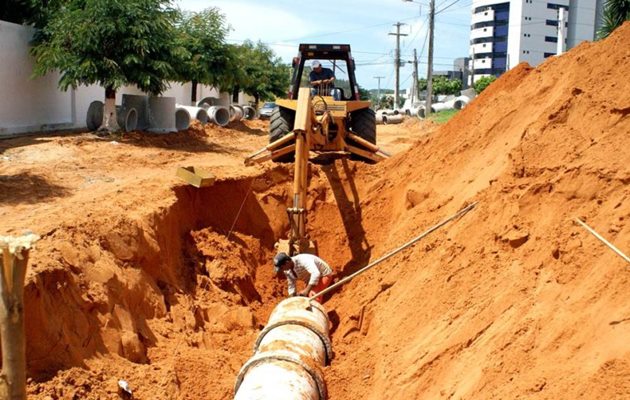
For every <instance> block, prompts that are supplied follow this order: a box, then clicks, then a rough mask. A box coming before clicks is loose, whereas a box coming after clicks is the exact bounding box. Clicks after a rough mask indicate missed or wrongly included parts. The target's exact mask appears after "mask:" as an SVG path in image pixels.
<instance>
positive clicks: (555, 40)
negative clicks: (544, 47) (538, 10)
mask: <svg viewBox="0 0 630 400" xmlns="http://www.w3.org/2000/svg"><path fill="white" fill-rule="evenodd" d="M545 42H549V43H558V38H557V37H554V36H545Z"/></svg>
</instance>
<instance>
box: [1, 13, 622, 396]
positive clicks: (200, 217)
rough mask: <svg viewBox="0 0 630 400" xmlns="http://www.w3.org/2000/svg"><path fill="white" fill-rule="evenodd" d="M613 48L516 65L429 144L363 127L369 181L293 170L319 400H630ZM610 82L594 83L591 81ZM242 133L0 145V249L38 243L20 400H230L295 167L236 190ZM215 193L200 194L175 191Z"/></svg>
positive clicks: (257, 140) (272, 299)
mask: <svg viewBox="0 0 630 400" xmlns="http://www.w3.org/2000/svg"><path fill="white" fill-rule="evenodd" d="M628 43H630V24H626V25H624V27H622V28H621V29H619V30H618V31H617V32H616V33H615V34H614V35H613V36H612V37H610V38H609V39H606V40H604V41H601V42H598V43H585V44H582V45H580V46H578V47H577V48H576V49H573V50H572V51H570V52H569V53H567V54H565V55H563V56H560V57H553V58H550V59H549V60H547V61H546V62H545V63H543V64H542V65H541V66H539V67H538V68H536V69H533V68H531V67H529V66H527V65H520V66H518V67H517V68H514V69H513V70H511V71H510V72H509V73H507V74H505V75H504V76H503V77H501V78H500V79H499V80H498V81H497V82H495V83H494V84H492V85H491V86H490V87H489V88H488V89H487V90H486V91H484V93H482V95H481V96H479V97H478V98H477V99H475V100H474V101H473V102H471V104H470V105H469V106H468V107H467V108H466V109H465V110H463V111H462V112H460V113H458V114H457V115H456V116H455V117H454V118H453V119H452V120H451V121H449V122H448V123H447V124H446V125H444V126H440V127H436V126H435V125H433V124H431V123H422V122H419V121H407V122H405V123H404V124H401V125H393V126H392V125H388V126H379V144H380V145H382V147H384V148H385V149H387V150H390V151H392V153H396V155H395V156H394V157H392V158H391V159H390V160H387V161H385V162H382V163H380V164H378V165H366V164H360V163H354V162H352V161H341V160H339V161H336V162H335V163H332V164H329V165H314V166H312V167H311V168H310V183H309V202H308V207H307V208H308V219H309V230H310V232H311V236H312V237H313V238H314V239H316V240H317V242H318V247H319V254H320V256H322V257H323V258H324V259H326V260H327V261H329V263H330V264H331V265H333V266H334V268H335V269H336V270H337V271H338V272H339V273H340V274H341V275H347V274H349V273H351V272H353V271H355V270H356V269H357V268H359V267H360V266H362V265H364V264H365V263H367V262H369V261H370V260H374V259H376V258H377V257H379V256H380V255H382V254H384V253H385V252H386V251H388V250H389V249H391V248H393V247H396V246H398V245H400V244H401V243H403V242H405V241H406V240H408V239H410V238H411V237H413V236H415V235H417V234H419V233H420V232H422V231H423V230H425V229H426V228H427V227H429V226H430V225H433V224H434V223H436V222H438V221H439V220H441V219H442V218H444V217H446V216H448V215H450V214H453V213H454V212H456V211H457V210H458V209H460V208H462V207H463V206H464V205H466V204H470V203H471V202H474V201H476V202H478V204H477V206H476V207H475V209H474V210H473V211H471V212H470V213H469V214H467V215H466V216H464V217H462V218H461V219H460V220H458V221H456V222H453V223H451V224H450V225H448V226H447V227H445V228H444V229H442V230H440V231H438V232H436V233H435V234H433V235H431V236H429V237H428V238H427V239H425V240H424V241H422V242H420V243H419V244H418V245H416V246H414V247H413V248H411V249H409V250H406V251H405V252H404V253H403V254H401V255H398V256H396V257H394V258H392V259H391V260H389V261H387V262H385V263H383V264H382V265H380V266H379V267H377V268H375V269H374V270H372V271H370V272H368V273H366V274H365V275H362V276H360V277H359V278H357V279H355V280H354V281H352V282H351V283H349V284H347V285H346V286H345V287H344V288H343V289H342V290H340V291H338V292H337V293H334V294H333V295H332V296H331V297H330V298H329V299H328V301H327V302H326V303H325V306H326V307H327V309H328V310H329V311H330V314H329V315H330V317H331V321H332V322H333V324H334V326H333V333H332V339H333V348H334V351H335V358H334V360H333V361H332V363H331V365H330V366H329V367H327V368H326V371H325V376H326V379H327V381H328V386H329V392H330V398H331V399H332V400H341V399H350V398H363V399H383V398H392V399H408V398H418V399H435V398H445V399H446V398H449V399H450V398H453V399H463V398H484V399H486V398H487V399H495V398H496V399H503V398H536V399H538V398H540V399H543V398H545V399H547V398H589V399H591V398H592V399H599V398H606V399H609V398H610V399H626V398H630V380H629V379H628V376H630V341H629V340H628V338H629V337H630V303H629V302H628V296H627V294H628V293H630V278H629V275H628V272H629V271H630V270H629V267H628V265H627V264H626V263H625V262H624V261H623V260H622V259H621V258H620V257H618V256H617V255H615V254H614V253H613V252H611V251H610V250H609V249H608V248H606V247H605V246H603V245H602V244H601V243H600V242H599V241H597V240H596V239H595V238H594V237H592V236H591V235H589V234H588V233H587V232H586V231H584V229H583V228H581V227H579V226H578V225H576V224H575V223H574V218H575V217H581V218H583V219H584V220H586V221H587V223H589V224H590V225H591V226H593V227H594V228H595V229H596V230H598V231H599V232H600V233H601V234H603V235H604V236H605V237H606V238H608V239H609V240H610V241H612V242H613V243H615V244H616V245H617V246H618V247H619V248H620V249H622V251H625V252H626V253H628V252H629V251H630V225H629V224H628V223H627V221H628V219H629V218H630V203H629V202H630V187H629V183H630V146H628V133H629V132H630V118H629V117H628V115H629V114H630V81H629V80H628V79H627V77H628V76H629V75H630V47H628V46H627V44H628ZM604 60H605V61H604ZM265 130H266V125H265V123H263V122H260V121H253V122H245V123H242V124H238V125H235V126H232V127H230V128H229V129H225V128H216V127H209V126H207V127H200V126H195V127H193V128H192V129H190V130H189V131H187V132H183V133H179V134H177V135H165V136H150V135H145V134H140V133H134V134H131V135H125V136H122V137H116V138H111V137H110V138H107V139H105V140H103V139H100V138H97V137H96V136H94V135H91V134H87V133H84V134H71V135H58V136H45V137H41V136H33V137H26V138H21V139H13V140H4V141H0V168H1V174H0V188H1V189H2V190H0V218H1V219H2V222H3V224H2V233H3V234H5V233H10V234H18V233H20V232H22V231H23V230H33V231H35V232H37V233H39V234H41V235H42V240H41V241H40V242H38V244H37V247H36V249H35V250H33V251H32V259H31V262H30V270H29V274H28V277H27V283H26V288H25V295H26V313H27V357H28V374H29V386H28V391H29V395H30V397H31V398H34V399H111V398H118V394H117V392H118V386H117V381H118V380H119V379H124V380H126V381H127V382H128V383H129V385H130V386H131V388H132V389H133V390H134V398H137V399H202V398H203V399H226V398H230V397H231V396H232V391H233V384H234V380H235V377H236V374H237V372H238V370H239V368H240V366H241V365H242V364H243V362H244V361H245V360H246V359H247V358H248V357H249V356H251V346H252V344H253V342H254V340H255V338H256V335H257V333H258V332H259V330H260V329H261V327H262V326H263V325H264V324H265V322H266V319H267V316H268V314H269V313H270V311H271V310H272V308H273V306H274V305H275V304H276V303H277V301H279V300H280V299H281V298H282V297H283V296H284V291H285V290H286V288H285V284H284V282H282V281H275V280H273V279H272V278H271V268H270V259H271V257H272V255H273V250H272V249H273V243H274V242H275V240H276V239H277V238H279V237H284V236H285V235H286V231H287V223H286V211H285V208H286V206H287V204H289V201H290V188H291V185H290V182H291V175H292V172H291V169H290V167H291V165H275V164H271V163H269V164H265V165H262V166H256V167H245V166H243V164H242V159H243V157H244V156H245V155H246V154H248V153H250V152H252V151H254V150H256V149H257V148H259V147H262V146H263V145H264V144H265V143H266V140H267V139H266V133H265ZM187 165H196V166H201V167H205V168H207V169H209V170H211V171H212V172H213V173H214V174H215V175H216V176H217V178H218V179H217V182H216V184H215V185H214V186H212V187H210V188H205V189H195V188H191V187H188V186H185V185H183V184H182V183H181V182H179V181H178V180H177V178H176V177H175V176H174V172H175V169H176V167H177V166H187Z"/></svg>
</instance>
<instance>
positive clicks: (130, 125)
mask: <svg viewBox="0 0 630 400" xmlns="http://www.w3.org/2000/svg"><path fill="white" fill-rule="evenodd" d="M137 127H138V112H137V111H136V109H135V108H131V109H129V111H128V112H127V115H126V117H125V131H126V132H131V131H135V130H136V128H137Z"/></svg>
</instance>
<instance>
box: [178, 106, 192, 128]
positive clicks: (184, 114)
mask: <svg viewBox="0 0 630 400" xmlns="http://www.w3.org/2000/svg"><path fill="white" fill-rule="evenodd" d="M188 127H190V114H189V113H188V111H186V110H185V109H183V108H180V109H178V110H177V111H175V128H176V129H177V130H178V131H184V130H186V129H188Z"/></svg>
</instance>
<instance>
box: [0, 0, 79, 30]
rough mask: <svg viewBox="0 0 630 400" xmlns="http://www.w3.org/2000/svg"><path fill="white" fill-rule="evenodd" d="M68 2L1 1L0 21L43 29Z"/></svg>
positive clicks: (65, 0)
mask: <svg viewBox="0 0 630 400" xmlns="http://www.w3.org/2000/svg"><path fill="white" fill-rule="evenodd" d="M67 2H68V1H67V0H0V20H3V21H9V22H13V23H15V24H26V25H34V26H36V27H38V28H41V27H43V26H44V25H45V24H46V22H47V21H48V18H49V16H50V14H51V13H52V12H54V11H56V10H58V9H59V8H60V7H61V6H62V5H63V4H65V3H67Z"/></svg>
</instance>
